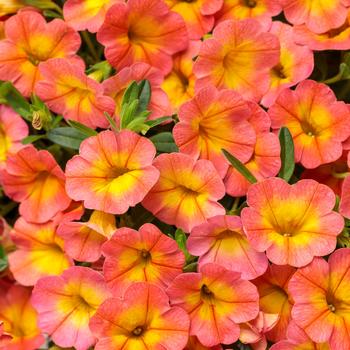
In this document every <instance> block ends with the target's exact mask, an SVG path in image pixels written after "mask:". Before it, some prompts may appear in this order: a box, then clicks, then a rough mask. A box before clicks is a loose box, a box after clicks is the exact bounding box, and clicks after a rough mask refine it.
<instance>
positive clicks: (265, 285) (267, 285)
mask: <svg viewBox="0 0 350 350" xmlns="http://www.w3.org/2000/svg"><path fill="white" fill-rule="evenodd" d="M295 271H296V269H295V268H293V267H291V266H288V265H283V266H280V265H274V264H272V265H270V266H269V267H268V269H267V271H266V272H265V274H264V275H262V276H260V277H258V278H257V279H255V280H254V281H252V282H253V283H254V284H255V285H256V287H257V288H258V292H259V298H260V299H259V305H260V310H261V311H262V312H264V313H267V314H278V315H279V319H278V322H277V324H276V325H275V326H274V327H273V328H272V329H271V330H270V331H268V332H266V334H265V336H266V338H267V339H268V340H270V341H273V342H276V341H279V340H282V339H285V338H286V331H287V327H288V324H289V322H290V320H291V314H290V313H291V310H292V305H293V301H292V299H291V297H290V295H289V294H288V289H287V287H288V282H289V280H290V278H291V277H292V276H293V274H294V272H295Z"/></svg>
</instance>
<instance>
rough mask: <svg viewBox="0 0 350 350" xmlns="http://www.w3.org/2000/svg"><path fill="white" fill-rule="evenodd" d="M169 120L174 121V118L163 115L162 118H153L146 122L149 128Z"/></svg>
mask: <svg viewBox="0 0 350 350" xmlns="http://www.w3.org/2000/svg"><path fill="white" fill-rule="evenodd" d="M167 121H173V118H171V117H161V118H157V119H153V120H148V121H147V122H145V124H146V125H148V126H149V128H154V127H155V126H157V125H159V124H162V123H164V122H167Z"/></svg>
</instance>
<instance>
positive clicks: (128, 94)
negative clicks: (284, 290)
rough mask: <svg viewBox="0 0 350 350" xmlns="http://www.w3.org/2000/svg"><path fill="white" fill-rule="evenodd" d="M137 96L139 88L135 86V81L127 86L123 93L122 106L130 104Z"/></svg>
mask: <svg viewBox="0 0 350 350" xmlns="http://www.w3.org/2000/svg"><path fill="white" fill-rule="evenodd" d="M138 96H139V86H138V85H137V83H136V81H133V82H132V83H130V84H129V86H128V87H127V88H126V90H125V91H124V95H123V99H122V106H124V105H126V104H128V103H130V102H132V101H133V100H135V99H136V98H138Z"/></svg>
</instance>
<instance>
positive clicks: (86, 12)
mask: <svg viewBox="0 0 350 350" xmlns="http://www.w3.org/2000/svg"><path fill="white" fill-rule="evenodd" d="M117 2H122V0H100V1H94V0H67V1H66V2H65V3H64V6H63V15H64V20H65V22H66V23H67V24H68V25H69V26H71V27H72V28H74V29H75V30H86V29H87V30H88V31H89V32H91V33H96V32H97V31H98V30H99V28H100V27H101V25H102V23H103V21H104V19H105V17H106V13H107V11H108V10H109V8H110V7H111V6H112V5H114V4H115V3H117Z"/></svg>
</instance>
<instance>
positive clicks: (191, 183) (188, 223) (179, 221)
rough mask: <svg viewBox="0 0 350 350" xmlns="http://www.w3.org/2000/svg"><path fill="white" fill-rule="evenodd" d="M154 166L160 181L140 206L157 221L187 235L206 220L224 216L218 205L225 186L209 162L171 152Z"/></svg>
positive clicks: (158, 158)
mask: <svg viewBox="0 0 350 350" xmlns="http://www.w3.org/2000/svg"><path fill="white" fill-rule="evenodd" d="M153 165H154V166H155V167H156V168H157V169H158V170H159V172H160V178H159V180H158V182H157V183H156V185H155V186H154V187H153V188H152V190H151V191H150V192H149V193H148V195H147V196H146V197H145V199H144V200H143V201H142V205H143V206H144V207H145V208H146V209H147V210H149V211H150V212H151V213H152V214H153V215H155V216H156V217H157V218H158V219H159V220H162V221H164V222H165V223H167V224H170V225H176V226H177V227H178V228H181V229H183V230H184V231H185V232H190V231H191V230H192V229H193V227H195V226H197V225H200V224H202V223H203V222H205V221H206V220H207V219H209V218H211V217H213V216H216V215H224V214H225V209H224V207H223V206H222V205H221V204H219V203H218V202H217V201H218V200H219V199H221V198H222V197H223V196H224V195H225V188H224V184H223V182H222V180H221V179H220V176H219V174H218V173H217V171H216V170H215V168H214V166H213V165H212V163H211V162H210V161H208V160H204V159H201V160H198V161H195V160H194V159H193V158H191V157H190V156H188V155H186V154H183V153H170V154H161V155H160V156H158V157H157V158H156V159H155V160H154V162H153Z"/></svg>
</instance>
